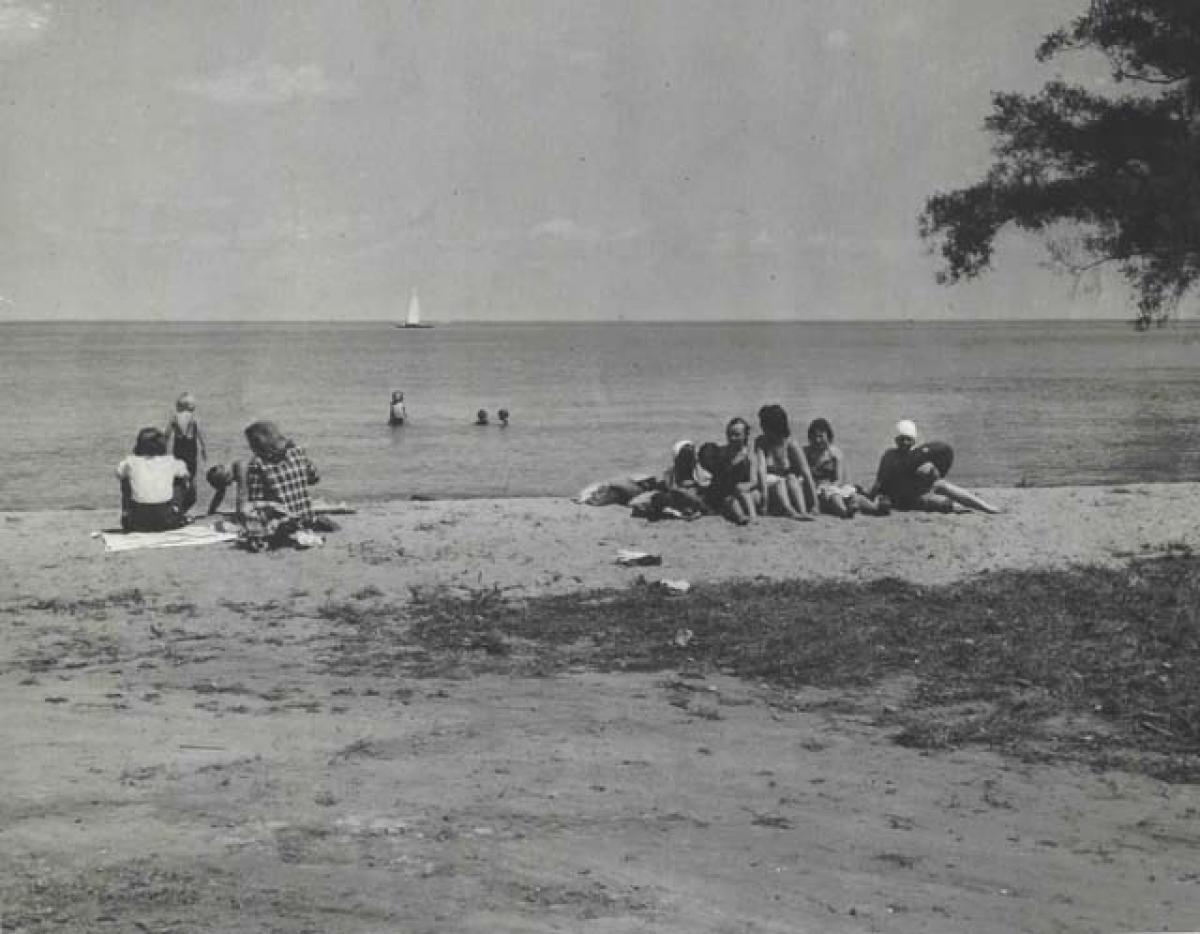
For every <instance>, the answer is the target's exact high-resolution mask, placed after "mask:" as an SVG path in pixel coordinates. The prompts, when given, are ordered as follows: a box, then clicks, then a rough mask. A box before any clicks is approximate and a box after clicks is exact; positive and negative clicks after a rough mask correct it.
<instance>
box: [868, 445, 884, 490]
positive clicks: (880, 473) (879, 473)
mask: <svg viewBox="0 0 1200 934" xmlns="http://www.w3.org/2000/svg"><path fill="white" fill-rule="evenodd" d="M887 468H888V456H887V452H886V451H885V452H884V453H883V457H881V458H879V467H878V468H876V470H875V482H874V483H873V484H872V485H871V489H870V490H868V491H867V495H868V496H869V497H871V499H874V498H875V497H876V496H878V495H879V491H880V490H881V489H883V478H884V474H885V473H886V472H887Z"/></svg>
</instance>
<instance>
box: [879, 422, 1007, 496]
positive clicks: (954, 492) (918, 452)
mask: <svg viewBox="0 0 1200 934" xmlns="http://www.w3.org/2000/svg"><path fill="white" fill-rule="evenodd" d="M917 438H918V435H917V426H916V424H915V423H913V422H912V421H910V420H909V419H903V420H902V421H899V422H897V423H896V437H895V447H892V448H889V449H888V450H886V451H884V452H883V456H882V457H881V458H880V459H879V470H878V471H877V472H876V476H875V483H874V485H873V486H872V487H871V490H870V492H869V493H868V494H867V495H868V496H871V497H875V496H878V497H879V499H880V502H881V503H886V504H888V505H890V506H893V507H895V508H896V509H905V510H918V511H922V512H954V507H955V505H959V506H964V507H966V508H967V509H974V510H978V511H979V512H986V513H990V514H992V515H995V514H996V513H999V512H1000V509H999V508H998V507H996V506H993V505H992V504H991V503H989V502H987V501H985V500H983V499H980V498H979V497H978V496H976V495H975V494H973V493H971V492H969V491H967V490H964V489H963V488H962V487H959V486H955V485H954V484H953V483H950V482H949V481H948V480H946V479H945V477H946V474H948V473H949V472H950V467H951V465H952V464H953V463H954V450H953V448H951V447H950V445H948V444H946V443H945V442H943V441H930V442H928V443H926V444H922V445H918V444H917Z"/></svg>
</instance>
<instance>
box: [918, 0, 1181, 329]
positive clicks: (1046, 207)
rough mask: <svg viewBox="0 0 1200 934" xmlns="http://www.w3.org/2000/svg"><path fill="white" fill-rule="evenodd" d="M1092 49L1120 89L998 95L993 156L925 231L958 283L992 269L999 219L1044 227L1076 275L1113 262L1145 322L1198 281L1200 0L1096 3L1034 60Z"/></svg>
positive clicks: (936, 200)
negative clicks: (1100, 55)
mask: <svg viewBox="0 0 1200 934" xmlns="http://www.w3.org/2000/svg"><path fill="white" fill-rule="evenodd" d="M1085 49H1092V50H1098V51H1100V52H1102V53H1103V54H1104V55H1105V56H1107V58H1108V62H1109V65H1110V67H1111V70H1112V75H1113V77H1114V79H1115V80H1116V81H1117V82H1119V83H1121V84H1122V85H1123V87H1122V88H1121V90H1122V92H1123V93H1119V94H1113V95H1099V94H1096V93H1093V92H1092V91H1089V90H1085V89H1084V88H1081V87H1078V86H1073V85H1068V84H1066V83H1064V82H1061V81H1052V82H1049V83H1048V84H1046V85H1045V86H1044V87H1043V88H1042V90H1041V91H1040V92H1039V93H1037V94H1034V95H1022V94H1006V93H997V94H994V95H993V97H992V113H991V115H990V116H989V117H987V119H986V121H985V126H986V128H987V129H988V130H989V131H990V132H991V133H992V135H993V136H994V137H995V144H994V149H993V151H994V156H995V162H994V164H993V165H992V167H991V169H990V170H989V171H988V173H987V175H986V176H985V178H984V179H983V180H982V181H981V182H979V183H977V184H975V185H972V186H970V187H967V188H962V189H959V190H956V191H949V192H941V193H938V194H936V195H934V196H933V197H931V198H929V199H928V201H927V202H926V204H925V210H924V211H923V212H922V214H921V218H920V228H921V235H922V236H923V237H924V238H926V240H927V241H929V242H931V243H933V244H934V245H935V248H936V249H938V250H939V252H940V253H941V255H942V258H943V260H944V267H943V269H942V270H941V271H940V272H939V274H938V280H939V281H940V282H957V281H959V280H961V279H964V278H966V279H969V278H973V277H975V276H977V275H979V274H980V273H981V272H983V271H984V270H986V269H987V268H988V267H989V265H990V262H991V258H992V247H993V242H994V240H995V238H996V235H997V234H998V233H999V232H1000V230H1001V229H1002V228H1004V227H1005V226H1007V225H1010V224H1011V225H1015V226H1016V227H1019V228H1021V229H1024V230H1029V231H1036V232H1039V233H1041V234H1043V235H1045V236H1046V238H1047V240H1048V242H1049V245H1050V248H1051V249H1050V252H1051V256H1052V257H1053V258H1054V259H1055V260H1056V261H1057V262H1058V263H1059V264H1060V265H1061V266H1063V267H1065V268H1067V269H1069V270H1071V271H1074V272H1076V273H1081V272H1083V271H1085V270H1087V269H1090V268H1093V267H1096V266H1099V265H1101V264H1106V263H1110V264H1113V265H1115V267H1116V268H1118V269H1119V270H1120V272H1121V274H1122V275H1123V276H1124V277H1125V278H1126V279H1127V280H1128V281H1129V283H1130V284H1131V285H1132V287H1133V290H1134V293H1135V295H1136V296H1137V303H1138V308H1139V316H1138V320H1139V322H1140V323H1141V324H1142V325H1143V326H1144V325H1146V324H1148V323H1149V322H1150V321H1151V320H1152V319H1156V318H1157V319H1159V320H1161V319H1162V318H1163V317H1164V316H1166V315H1168V314H1169V313H1170V311H1171V310H1172V309H1173V308H1174V307H1176V306H1177V304H1178V302H1179V300H1180V298H1181V297H1182V296H1183V295H1184V293H1185V292H1187V290H1188V289H1189V288H1190V287H1191V286H1192V285H1193V284H1195V283H1196V281H1197V279H1198V278H1200V0H1092V2H1091V3H1090V4H1089V5H1088V10H1087V12H1086V13H1084V14H1083V15H1082V16H1080V17H1079V18H1078V19H1076V20H1075V21H1074V22H1073V23H1071V24H1070V25H1069V26H1067V27H1065V28H1063V29H1060V30H1058V31H1056V32H1054V33H1051V34H1050V35H1049V36H1047V37H1046V38H1045V39H1044V40H1043V42H1042V44H1041V46H1040V47H1039V48H1038V50H1037V57H1038V60H1039V61H1045V60H1047V59H1050V58H1052V57H1054V56H1056V55H1062V54H1064V53H1067V52H1071V51H1076V50H1085ZM1064 229H1068V230H1070V231H1071V232H1072V234H1071V236H1070V237H1062V236H1060V234H1061V232H1062V231H1063V230H1064Z"/></svg>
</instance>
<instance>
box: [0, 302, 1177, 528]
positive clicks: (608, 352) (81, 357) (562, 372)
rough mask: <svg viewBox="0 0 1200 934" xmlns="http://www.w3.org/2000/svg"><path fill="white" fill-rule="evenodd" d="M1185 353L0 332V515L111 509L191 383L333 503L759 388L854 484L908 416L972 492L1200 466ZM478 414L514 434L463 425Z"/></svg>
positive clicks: (221, 428)
mask: <svg viewBox="0 0 1200 934" xmlns="http://www.w3.org/2000/svg"><path fill="white" fill-rule="evenodd" d="M1198 364H1200V328H1198V327H1196V326H1194V325H1185V324H1177V325H1173V326H1172V327H1169V328H1165V329H1161V330H1155V331H1151V332H1148V333H1146V334H1136V333H1134V332H1133V331H1132V330H1131V329H1130V328H1128V327H1127V326H1125V325H1122V324H1118V323H1094V322H1092V323H1083V322H1072V323H1055V322H1036V323H998V322H988V323H975V324H934V323H916V324H913V323H897V324H823V323H822V324H814V323H786V324H768V323H761V324H695V325H692V324H683V325H681V324H521V325H479V324H470V325H448V326H443V327H437V328H433V329H430V330H421V331H405V330H402V329H396V328H392V327H390V326H389V325H387V324H386V323H385V324H351V325H345V324H337V325H334V324H279V325H246V324H241V325H230V324H212V325H178V324H147V323H136V324H112V323H105V324H52V325H45V324H3V325H0V390H2V392H3V397H4V399H5V405H4V406H3V407H2V409H0V437H2V438H3V439H4V441H5V443H4V445H3V447H2V449H0V509H6V510H21V509H38V508H47V507H84V508H111V507H112V505H113V500H114V496H115V490H116V484H115V481H114V480H113V475H112V469H113V466H114V465H115V464H116V462H117V461H118V460H119V459H120V458H121V457H123V456H124V455H125V454H126V453H128V451H129V448H130V447H131V446H132V443H133V438H134V435H135V434H136V432H137V429H138V428H139V427H141V426H143V425H148V424H159V425H165V422H166V418H167V415H168V414H169V412H170V410H171V407H172V403H173V400H174V399H175V397H176V396H177V395H178V394H179V393H180V392H181V391H183V390H184V389H189V390H191V391H192V392H193V393H195V394H196V396H197V398H198V400H199V410H198V414H199V417H200V420H201V424H202V425H203V427H204V428H205V430H206V432H207V435H208V439H209V457H210V460H214V461H223V460H227V459H229V458H232V457H238V456H244V454H245V449H244V443H243V442H242V436H241V429H242V428H243V427H244V426H245V425H246V424H247V423H248V422H250V421H253V420H254V419H257V418H273V419H275V420H276V421H278V422H279V423H280V424H281V425H282V426H283V428H284V430H285V431H286V432H287V433H288V434H290V435H292V436H293V437H294V438H296V440H297V441H299V442H300V443H301V444H303V445H305V447H307V448H308V450H309V453H310V456H311V457H312V458H313V460H314V461H315V462H316V463H317V464H318V465H319V466H320V467H321V469H322V472H323V474H324V476H325V483H324V484H323V493H324V495H326V496H329V497H332V498H337V499H342V498H345V499H351V500H360V501H361V500H369V499H385V498H394V497H408V496H410V495H412V494H416V493H419V494H425V495H430V496H529V495H563V494H569V493H573V492H575V491H576V490H578V489H579V488H580V487H582V486H584V485H585V484H586V483H588V482H590V481H592V480H597V479H603V478H605V477H609V476H612V475H617V474H621V473H623V472H629V471H637V472H641V471H644V470H647V469H655V470H658V469H661V468H663V467H664V466H665V464H666V461H667V459H668V452H669V450H670V447H671V444H672V443H673V442H674V441H675V440H677V439H680V438H691V439H694V440H696V441H704V440H709V439H712V440H717V439H719V438H720V437H721V435H722V432H723V427H724V424H725V422H726V420H727V419H729V418H730V417H731V416H734V415H742V416H744V417H746V418H748V419H750V420H751V421H753V416H754V413H755V412H756V411H757V409H758V407H759V406H760V405H762V404H763V403H765V402H780V403H781V404H783V405H784V406H785V407H786V408H787V410H788V412H789V414H790V415H791V418H792V426H793V430H794V432H795V433H796V434H798V435H800V436H802V435H803V432H804V427H805V426H806V425H807V423H808V420H809V419H811V418H813V417H815V416H818V415H823V416H825V417H826V418H828V419H829V420H830V421H831V422H833V425H834V428H835V430H836V432H837V442H838V444H839V445H841V446H842V448H843V449H844V450H845V452H846V454H847V456H848V459H849V461H850V465H851V471H852V473H853V474H854V478H855V479H858V480H860V481H867V480H869V479H870V475H871V474H872V472H873V470H874V465H875V463H876V461H877V459H878V455H879V453H880V451H881V450H882V449H883V448H884V447H886V446H887V444H888V443H889V440H890V436H891V426H892V424H893V423H894V422H895V421H896V420H897V419H898V418H901V417H908V418H912V419H915V420H916V422H917V424H918V425H919V426H920V427H921V429H922V431H923V433H924V435H925V436H926V437H927V438H940V439H943V440H947V441H949V442H951V443H952V444H953V445H954V447H955V449H956V452H957V460H956V463H955V469H954V476H955V478H956V479H958V480H959V481H961V482H963V483H966V484H971V485H1012V484H1017V483H1032V484H1066V483H1115V482H1130V481H1148V480H1183V479H1193V478H1195V477H1196V476H1197V473H1198V470H1200V431H1197V414H1196V413H1197V407H1196V404H1195V401H1194V400H1196V399H1197V398H1198V397H1200V365H1198ZM393 388H397V389H403V390H404V391H405V392H406V394H407V403H408V409H409V414H410V416H411V424H409V425H407V426H405V427H403V428H401V429H391V428H389V427H388V426H387V423H386V415H387V403H388V393H389V391H390V390H391V389H393ZM480 407H483V408H487V409H488V410H489V411H490V412H492V413H494V412H495V410H496V409H498V408H501V407H504V408H508V409H509V410H510V411H511V412H512V413H513V418H512V424H511V427H509V428H508V429H501V428H499V427H496V426H493V427H489V428H476V427H474V426H473V425H472V421H473V418H474V413H475V410H476V409H478V408H480Z"/></svg>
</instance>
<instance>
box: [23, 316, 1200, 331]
mask: <svg viewBox="0 0 1200 934" xmlns="http://www.w3.org/2000/svg"><path fill="white" fill-rule="evenodd" d="M1132 319H1133V313H1132V312H1130V315H1129V317H1128V318H1024V317H1021V318H915V317H914V318H845V319H842V318H750V319H740V318H703V319H694V320H686V319H680V318H638V319H634V320H631V319H622V318H587V319H569V318H520V319H517V318H514V319H506V320H501V321H482V320H477V319H470V318H461V319H455V318H439V319H438V320H437V321H436V322H435V323H434V324H431V325H430V328H433V327H435V326H436V327H437V328H444V327H455V328H459V327H485V328H501V327H520V326H530V325H532V326H537V325H554V326H555V327H570V326H578V327H596V326H600V325H620V326H626V327H628V326H656V327H665V326H680V327H705V326H732V325H737V326H743V325H745V326H762V325H784V324H808V325H825V326H837V327H844V326H849V325H867V326H881V325H883V326H898V325H938V326H942V327H954V328H970V327H979V326H997V327H1017V326H1020V325H1028V324H1064V325H1071V326H1081V327H1082V326H1095V325H1105V326H1109V325H1111V326H1114V327H1121V328H1126V327H1128V328H1129V329H1130V332H1131V333H1133V329H1132V327H1131V321H1132ZM395 324H396V322H395V319H393V318H347V319H344V320H343V319H338V318H272V319H263V320H255V319H250V318H206V319H197V320H191V321H164V320H162V319H161V318H8V319H6V320H2V321H0V327H6V326H22V327H26V326H46V327H66V326H79V325H86V326H89V327H91V326H108V325H138V326H145V325H150V326H154V327H211V326H216V325H232V326H239V327H304V326H334V327H378V326H387V327H394V326H395ZM1196 326H1200V319H1188V318H1178V319H1172V320H1171V321H1170V322H1169V323H1168V324H1167V325H1166V327H1165V328H1163V329H1162V330H1167V331H1169V330H1170V329H1171V328H1175V327H1185V328H1191V327H1196ZM400 329H401V330H403V328H400ZM1155 330H1159V329H1153V328H1152V329H1151V330H1150V331H1148V332H1146V333H1153V332H1154V331H1155Z"/></svg>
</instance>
